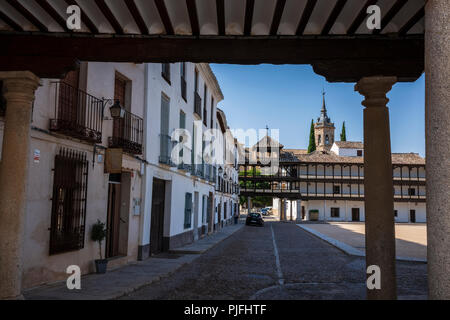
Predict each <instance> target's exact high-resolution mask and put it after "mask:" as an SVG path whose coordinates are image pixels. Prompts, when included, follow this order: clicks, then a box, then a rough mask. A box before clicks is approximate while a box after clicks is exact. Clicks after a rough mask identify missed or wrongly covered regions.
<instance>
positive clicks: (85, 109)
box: [50, 81, 103, 143]
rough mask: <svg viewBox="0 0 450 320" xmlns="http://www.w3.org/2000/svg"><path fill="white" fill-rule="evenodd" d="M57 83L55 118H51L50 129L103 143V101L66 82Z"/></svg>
mask: <svg viewBox="0 0 450 320" xmlns="http://www.w3.org/2000/svg"><path fill="white" fill-rule="evenodd" d="M55 84H56V91H55V119H51V120H50V131H54V132H59V133H62V134H65V135H68V136H71V137H74V138H77V139H81V140H85V141H88V142H91V143H101V142H102V127H103V101H102V100H101V99H98V98H96V97H94V96H92V95H90V94H88V93H86V92H84V91H82V90H79V89H77V88H74V87H72V86H71V85H69V84H67V83H65V82H62V81H61V82H56V83H55Z"/></svg>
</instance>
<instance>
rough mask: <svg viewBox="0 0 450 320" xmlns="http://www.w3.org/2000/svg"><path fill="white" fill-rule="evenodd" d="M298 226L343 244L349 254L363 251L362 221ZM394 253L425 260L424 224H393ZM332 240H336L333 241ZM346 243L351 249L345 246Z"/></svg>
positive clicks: (401, 257) (337, 244)
mask: <svg viewBox="0 0 450 320" xmlns="http://www.w3.org/2000/svg"><path fill="white" fill-rule="evenodd" d="M299 226H300V227H302V228H304V229H305V230H307V231H310V232H313V233H314V234H315V235H317V236H318V237H320V238H322V239H324V240H326V241H328V242H330V243H332V244H333V245H336V246H337V247H338V248H339V247H341V246H342V244H344V246H343V250H344V251H345V252H348V253H350V254H356V255H358V253H357V252H355V251H359V252H360V254H359V255H364V252H365V229H364V228H365V226H364V223H359V222H357V223H354V222H350V223H349V222H347V223H342V222H329V223H320V224H308V225H303V224H300V225H299ZM395 237H396V242H395V243H396V255H397V258H398V259H400V260H411V261H421V262H426V260H427V230H426V224H423V223H421V224H408V223H397V224H395ZM333 240H337V242H340V243H341V244H339V243H336V241H333ZM345 245H348V246H350V247H352V248H354V249H353V250H352V249H347V248H345Z"/></svg>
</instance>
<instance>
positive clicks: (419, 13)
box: [398, 7, 425, 36]
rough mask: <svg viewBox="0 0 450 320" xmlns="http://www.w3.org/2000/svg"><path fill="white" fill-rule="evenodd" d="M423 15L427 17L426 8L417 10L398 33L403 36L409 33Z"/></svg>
mask: <svg viewBox="0 0 450 320" xmlns="http://www.w3.org/2000/svg"><path fill="white" fill-rule="evenodd" d="M423 17H425V8H423V7H422V8H420V10H419V11H417V13H416V14H415V15H414V16H413V17H412V18H411V19H409V20H408V22H407V23H406V24H405V25H404V26H403V27H402V28H401V29H400V30H399V31H398V34H399V35H401V36H404V35H406V34H407V33H408V31H409V30H411V28H412V27H414V26H415V25H416V24H417V23H418V22H419V21H420V19H422V18H423Z"/></svg>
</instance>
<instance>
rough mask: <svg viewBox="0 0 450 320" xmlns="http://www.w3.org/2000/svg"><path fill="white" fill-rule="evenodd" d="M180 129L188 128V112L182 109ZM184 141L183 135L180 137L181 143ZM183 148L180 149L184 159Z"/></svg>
mask: <svg viewBox="0 0 450 320" xmlns="http://www.w3.org/2000/svg"><path fill="white" fill-rule="evenodd" d="M180 129H186V114H185V113H184V112H183V111H181V110H180ZM181 142H183V137H180V143H181ZM183 155H184V152H183V149H181V150H180V158H181V160H183Z"/></svg>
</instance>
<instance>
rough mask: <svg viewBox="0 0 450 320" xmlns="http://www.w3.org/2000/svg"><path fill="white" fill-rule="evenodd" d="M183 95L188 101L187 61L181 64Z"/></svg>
mask: <svg viewBox="0 0 450 320" xmlns="http://www.w3.org/2000/svg"><path fill="white" fill-rule="evenodd" d="M180 75H181V97H182V98H183V99H184V101H186V62H182V63H181V64H180Z"/></svg>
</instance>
